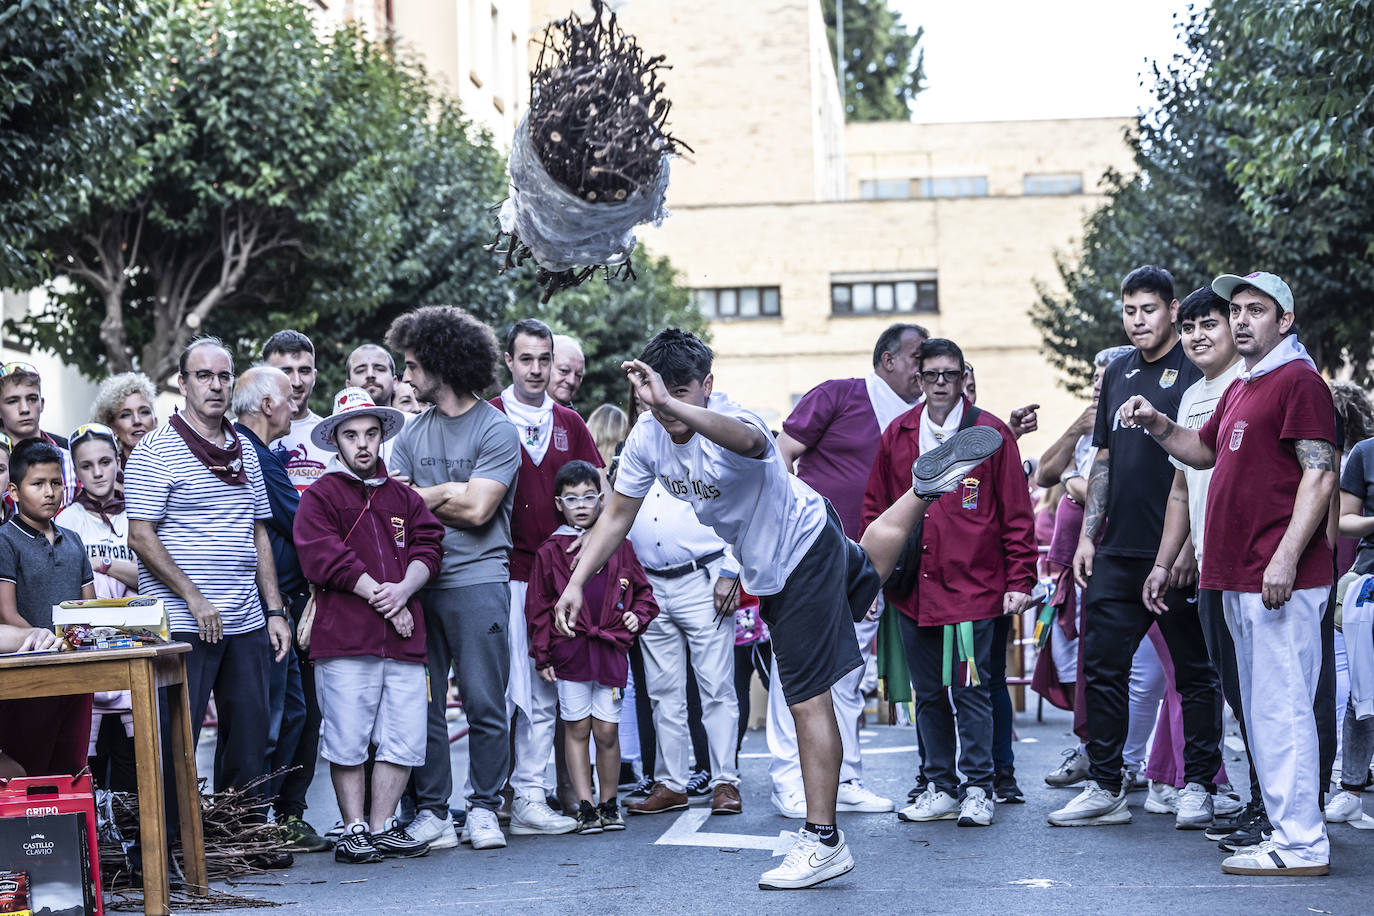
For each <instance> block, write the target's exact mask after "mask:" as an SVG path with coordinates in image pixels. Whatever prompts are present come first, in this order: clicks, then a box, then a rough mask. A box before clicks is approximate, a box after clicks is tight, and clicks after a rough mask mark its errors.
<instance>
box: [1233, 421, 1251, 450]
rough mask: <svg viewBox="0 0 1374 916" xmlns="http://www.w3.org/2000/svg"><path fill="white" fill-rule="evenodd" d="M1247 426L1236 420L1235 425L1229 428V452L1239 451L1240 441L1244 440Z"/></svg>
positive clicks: (1243, 422)
mask: <svg viewBox="0 0 1374 916" xmlns="http://www.w3.org/2000/svg"><path fill="white" fill-rule="evenodd" d="M1249 425H1250V424H1248V423H1246V422H1245V421H1244V420H1237V421H1236V425H1235V426H1233V427H1231V441H1230V443H1229V447H1230V449H1231V451H1233V452H1238V451H1240V440H1242V439H1244V438H1245V427H1247V426H1249Z"/></svg>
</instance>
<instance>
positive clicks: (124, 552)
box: [53, 503, 138, 598]
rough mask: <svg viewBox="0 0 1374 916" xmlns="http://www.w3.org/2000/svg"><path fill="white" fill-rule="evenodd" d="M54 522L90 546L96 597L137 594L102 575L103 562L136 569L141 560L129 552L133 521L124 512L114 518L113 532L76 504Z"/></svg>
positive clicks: (88, 549)
mask: <svg viewBox="0 0 1374 916" xmlns="http://www.w3.org/2000/svg"><path fill="white" fill-rule="evenodd" d="M53 521H54V522H55V523H57V524H59V525H61V526H62V527H63V528H66V529H68V530H70V531H75V532H76V533H77V534H79V535H80V536H81V543H82V544H84V545H86V555H87V556H88V557H89V558H90V561H91V568H92V569H93V570H94V571H95V596H96V597H97V598H124V597H126V596H128V595H132V594H134V591H133V589H131V588H129V587H128V586H127V585H125V584H124V583H123V582H120V581H119V580H118V579H116V578H115V577H114V576H111V575H107V574H106V573H102V572H101V571H100V567H101V566H102V565H103V564H102V563H101V561H102V560H110V561H114V560H128V561H129V562H130V563H133V564H135V565H137V564H138V557H136V556H135V555H134V552H133V551H132V550H130V549H129V517H128V516H127V515H125V514H124V513H123V512H118V513H116V514H114V515H112V516H110V521H111V522H112V523H113V524H114V528H113V530H111V528H110V526H109V525H107V524H105V522H104V520H102V519H101V517H100V516H99V515H96V514H95V513H94V512H92V511H90V510H89V509H87V508H86V507H85V506H83V505H81V504H80V503H72V504H71V505H70V506H68V507H67V508H65V509H63V510H62V511H61V512H59V513H57V516H56V517H55V518H54V519H53Z"/></svg>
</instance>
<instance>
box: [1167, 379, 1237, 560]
mask: <svg viewBox="0 0 1374 916" xmlns="http://www.w3.org/2000/svg"><path fill="white" fill-rule="evenodd" d="M1244 364H1245V361H1244V360H1242V359H1238V360H1236V363H1235V365H1233V366H1232V367H1231V368H1230V369H1227V370H1226V371H1225V372H1223V373H1222V374H1221V375H1218V376H1217V377H1216V378H1214V379H1205V378H1202V379H1198V380H1197V381H1196V382H1193V384H1191V385H1189V386H1188V390H1187V391H1185V392H1183V397H1182V398H1181V399H1180V400H1179V402H1178V423H1179V425H1180V426H1184V427H1187V428H1188V429H1192V430H1198V429H1202V424H1204V423H1206V422H1207V420H1208V419H1209V418H1211V416H1212V414H1213V413H1214V412H1215V411H1216V409H1217V402H1218V401H1220V400H1221V396H1222V395H1223V394H1225V393H1226V389H1227V388H1230V387H1231V383H1232V382H1234V381H1235V380H1236V377H1237V376H1238V375H1239V374H1240V370H1241V367H1242V366H1243V365H1244ZM1169 463H1170V464H1172V465H1173V466H1174V467H1176V468H1178V469H1179V470H1180V471H1182V472H1183V479H1184V480H1185V481H1187V482H1188V525H1189V527H1190V528H1191V530H1192V534H1193V553H1194V554H1196V555H1197V562H1198V567H1199V568H1201V567H1202V528H1203V525H1202V522H1203V519H1204V518H1205V517H1206V514H1207V487H1208V486H1210V485H1211V483H1212V469H1211V468H1206V469H1205V470H1201V471H1200V470H1198V469H1197V468H1193V467H1189V466H1188V465H1186V464H1184V463H1183V462H1181V461H1179V460H1178V459H1177V458H1170V459H1169Z"/></svg>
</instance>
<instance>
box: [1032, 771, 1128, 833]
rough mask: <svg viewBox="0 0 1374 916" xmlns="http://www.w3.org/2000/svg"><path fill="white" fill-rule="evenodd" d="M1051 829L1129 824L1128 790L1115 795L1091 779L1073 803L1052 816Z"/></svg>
mask: <svg viewBox="0 0 1374 916" xmlns="http://www.w3.org/2000/svg"><path fill="white" fill-rule="evenodd" d="M1049 821H1050V826H1051V827H1099V826H1107V825H1110V824H1129V823H1130V822H1131V809H1130V808H1128V807H1126V789H1125V787H1124V786H1123V787H1122V789H1121V792H1120V793H1118V794H1116V795H1113V794H1112V793H1110V792H1108V791H1107V790H1106V789H1104V788H1102V787H1101V786H1099V785H1098V784H1097V783H1096V782H1095V781H1094V780H1091V779H1089V780H1088V781H1087V782H1086V783H1084V785H1083V791H1082V792H1079V793H1078V795H1077V796H1076V797H1075V798H1074V800H1073V801H1071V802H1069V803H1068V804H1067V805H1065V806H1064V807H1062V808H1060V809H1059V810H1058V811H1055V812H1053V813H1052V814H1050V817H1049Z"/></svg>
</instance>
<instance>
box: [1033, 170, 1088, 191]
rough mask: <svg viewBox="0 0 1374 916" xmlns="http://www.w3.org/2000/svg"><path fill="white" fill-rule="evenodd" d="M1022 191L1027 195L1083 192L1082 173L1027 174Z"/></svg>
mask: <svg viewBox="0 0 1374 916" xmlns="http://www.w3.org/2000/svg"><path fill="white" fill-rule="evenodd" d="M1021 193H1022V194H1025V195H1027V196H1037V197H1038V196H1045V195H1054V194H1082V193H1083V175H1082V173H1076V174H1069V173H1065V174H1062V175H1027V176H1026V177H1025V179H1024V180H1023V181H1022V184H1021Z"/></svg>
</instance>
